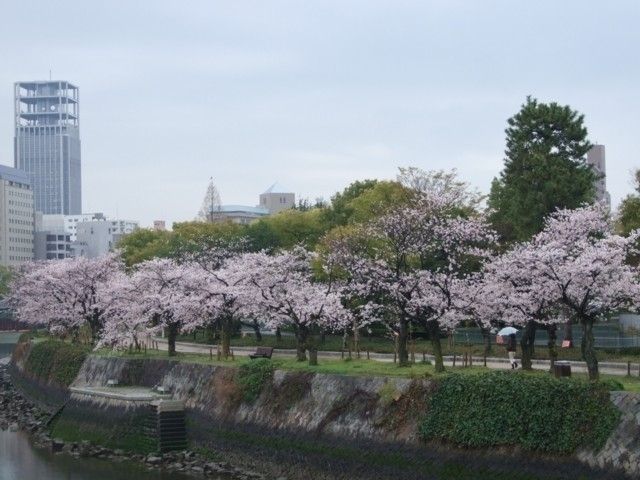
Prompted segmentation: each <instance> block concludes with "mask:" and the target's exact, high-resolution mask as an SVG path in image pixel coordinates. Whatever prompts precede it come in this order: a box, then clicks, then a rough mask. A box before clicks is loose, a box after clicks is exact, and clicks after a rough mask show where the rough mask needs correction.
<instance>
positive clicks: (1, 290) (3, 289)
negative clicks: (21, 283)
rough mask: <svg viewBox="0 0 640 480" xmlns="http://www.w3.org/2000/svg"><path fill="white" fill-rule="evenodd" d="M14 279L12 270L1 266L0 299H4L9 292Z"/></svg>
mask: <svg viewBox="0 0 640 480" xmlns="http://www.w3.org/2000/svg"><path fill="white" fill-rule="evenodd" d="M12 277H13V274H12V272H11V269H10V268H8V267H5V266H3V265H0V298H3V297H4V296H5V295H6V294H7V293H8V292H9V283H10V282H11V279H12Z"/></svg>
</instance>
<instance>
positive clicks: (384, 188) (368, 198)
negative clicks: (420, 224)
mask: <svg viewBox="0 0 640 480" xmlns="http://www.w3.org/2000/svg"><path fill="white" fill-rule="evenodd" d="M412 196H413V191H412V190H411V189H410V188H407V187H405V186H404V185H402V184H401V183H400V182H394V181H379V182H376V184H375V185H373V186H372V187H371V188H368V189H365V190H364V191H363V192H362V193H361V194H360V195H358V196H357V197H355V198H354V199H353V200H351V201H349V202H348V209H349V210H350V217H349V221H350V223H365V222H368V221H370V220H373V219H375V218H378V217H380V216H382V215H384V214H385V213H387V212H388V211H389V210H391V209H392V208H396V207H398V206H399V205H404V204H406V203H408V202H409V201H410V200H411V198H412Z"/></svg>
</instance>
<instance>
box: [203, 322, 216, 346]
mask: <svg viewBox="0 0 640 480" xmlns="http://www.w3.org/2000/svg"><path fill="white" fill-rule="evenodd" d="M204 337H205V342H206V343H208V344H209V345H213V344H214V343H215V342H216V328H215V322H208V323H207V325H206V327H204Z"/></svg>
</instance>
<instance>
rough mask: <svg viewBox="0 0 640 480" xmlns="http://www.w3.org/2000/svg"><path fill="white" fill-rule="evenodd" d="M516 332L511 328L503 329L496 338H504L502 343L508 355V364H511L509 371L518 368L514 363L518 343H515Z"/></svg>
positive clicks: (515, 362)
mask: <svg viewBox="0 0 640 480" xmlns="http://www.w3.org/2000/svg"><path fill="white" fill-rule="evenodd" d="M516 333H518V330H516V329H515V328H513V327H505V328H503V329H502V330H500V331H499V332H498V336H500V337H506V342H503V343H504V344H505V346H506V347H507V354H508V355H509V363H510V364H511V369H512V370H513V369H516V368H518V362H517V361H516V347H517V345H518V342H517V341H516Z"/></svg>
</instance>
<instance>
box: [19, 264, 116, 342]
mask: <svg viewBox="0 0 640 480" xmlns="http://www.w3.org/2000/svg"><path fill="white" fill-rule="evenodd" d="M122 269H123V265H122V262H121V260H120V258H119V256H118V255H117V254H109V255H105V256H103V257H100V258H96V259H88V258H83V257H81V258H76V259H65V260H56V261H50V262H41V263H34V264H32V265H30V266H28V267H27V268H25V269H24V270H23V272H22V273H21V274H19V275H18V276H17V278H16V279H15V281H14V282H13V284H12V293H11V301H12V304H13V306H14V307H15V309H16V312H17V315H18V317H19V318H20V320H21V321H23V322H25V323H30V324H45V325H47V327H48V328H49V330H50V331H51V332H52V333H54V334H58V335H68V334H70V335H71V336H72V337H73V338H77V336H78V333H79V329H80V327H82V326H84V325H87V326H88V327H89V329H90V331H91V340H92V342H93V343H94V344H95V343H97V342H98V340H99V338H100V335H101V333H102V329H103V326H104V298H103V292H104V291H105V289H106V286H107V285H108V284H109V282H110V281H111V280H112V278H113V277H114V276H115V275H117V274H118V273H119V272H121V271H122Z"/></svg>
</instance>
